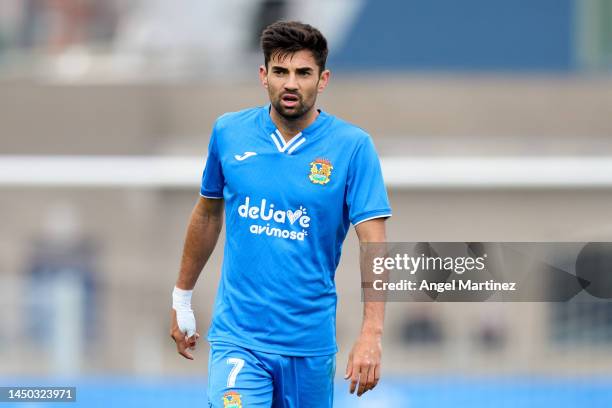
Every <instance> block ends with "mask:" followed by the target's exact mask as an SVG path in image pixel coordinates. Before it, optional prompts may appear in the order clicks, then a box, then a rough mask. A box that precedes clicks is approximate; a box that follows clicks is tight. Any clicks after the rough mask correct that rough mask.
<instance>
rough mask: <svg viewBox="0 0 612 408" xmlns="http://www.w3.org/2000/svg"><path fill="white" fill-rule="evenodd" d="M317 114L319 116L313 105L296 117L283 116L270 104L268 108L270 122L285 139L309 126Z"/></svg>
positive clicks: (289, 138)
mask: <svg viewBox="0 0 612 408" xmlns="http://www.w3.org/2000/svg"><path fill="white" fill-rule="evenodd" d="M317 116H319V111H317V109H316V108H315V107H314V106H313V107H312V109H310V110H309V111H308V112H306V113H305V114H304V115H302V116H300V117H299V118H297V119H287V118H285V117H284V116H282V115H281V114H279V113H278V112H277V111H276V109H274V106H272V108H271V109H270V117H271V118H272V122H274V124H275V125H276V127H277V128H278V130H279V131H280V132H281V134H282V135H283V138H284V139H285V141H289V140H291V138H292V137H293V136H295V135H297V134H298V133H300V132H301V131H302V130H303V129H306V128H307V127H308V126H310V124H312V123H313V122H314V121H315V119H317Z"/></svg>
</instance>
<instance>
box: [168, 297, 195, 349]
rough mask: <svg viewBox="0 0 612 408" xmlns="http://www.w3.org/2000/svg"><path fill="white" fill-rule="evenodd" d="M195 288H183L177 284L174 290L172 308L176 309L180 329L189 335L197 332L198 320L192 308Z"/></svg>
mask: <svg viewBox="0 0 612 408" xmlns="http://www.w3.org/2000/svg"><path fill="white" fill-rule="evenodd" d="M192 293H193V290H183V289H179V288H177V287H176V286H175V287H174V290H173V291H172V308H173V309H174V310H176V323H177V324H178V327H179V330H180V331H181V332H182V333H184V334H185V335H186V336H187V337H191V336H193V335H194V334H195V332H196V321H195V316H194V314H193V310H191V294H192Z"/></svg>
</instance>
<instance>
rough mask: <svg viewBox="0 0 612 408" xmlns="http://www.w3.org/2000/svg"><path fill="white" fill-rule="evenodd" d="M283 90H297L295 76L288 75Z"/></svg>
mask: <svg viewBox="0 0 612 408" xmlns="http://www.w3.org/2000/svg"><path fill="white" fill-rule="evenodd" d="M285 89H286V90H287V91H296V90H297V89H298V84H297V78H296V75H295V74H293V73H291V74H289V76H288V78H287V82H285Z"/></svg>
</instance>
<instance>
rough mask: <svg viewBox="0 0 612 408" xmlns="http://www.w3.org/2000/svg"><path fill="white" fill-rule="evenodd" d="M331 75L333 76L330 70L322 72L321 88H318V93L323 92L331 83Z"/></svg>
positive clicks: (320, 78)
mask: <svg viewBox="0 0 612 408" xmlns="http://www.w3.org/2000/svg"><path fill="white" fill-rule="evenodd" d="M330 75H331V72H330V70H329V69H326V70H325V71H323V72H321V76H319V86H318V87H317V92H318V93H321V92H323V90H324V89H325V87H327V84H328V83H329V76H330Z"/></svg>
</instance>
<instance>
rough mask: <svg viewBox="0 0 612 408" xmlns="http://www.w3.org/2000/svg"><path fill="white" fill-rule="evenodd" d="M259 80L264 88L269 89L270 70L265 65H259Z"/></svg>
mask: <svg viewBox="0 0 612 408" xmlns="http://www.w3.org/2000/svg"><path fill="white" fill-rule="evenodd" d="M259 81H260V82H261V84H262V85H263V87H264V88H266V89H268V70H267V69H266V66H265V65H261V66H260V67H259Z"/></svg>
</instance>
